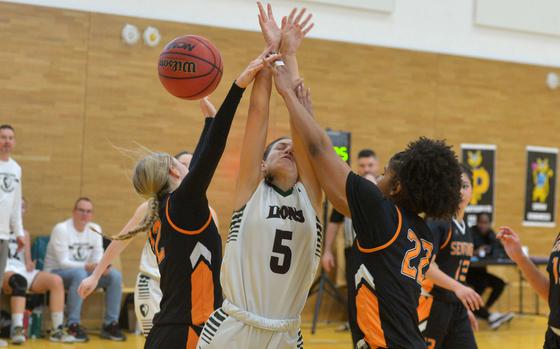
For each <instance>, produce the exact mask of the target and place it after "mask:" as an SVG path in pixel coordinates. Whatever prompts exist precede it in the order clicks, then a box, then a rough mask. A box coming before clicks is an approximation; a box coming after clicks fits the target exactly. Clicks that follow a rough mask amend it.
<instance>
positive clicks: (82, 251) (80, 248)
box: [70, 243, 93, 262]
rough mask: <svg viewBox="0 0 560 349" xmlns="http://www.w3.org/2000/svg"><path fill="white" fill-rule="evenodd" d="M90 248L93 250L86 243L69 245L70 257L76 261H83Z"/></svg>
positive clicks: (91, 248)
mask: <svg viewBox="0 0 560 349" xmlns="http://www.w3.org/2000/svg"><path fill="white" fill-rule="evenodd" d="M91 250H93V246H91V245H90V244H88V243H75V244H72V245H70V252H71V254H72V259H73V260H75V261H77V262H85V261H86V259H87V258H88V257H89V254H90V252H91Z"/></svg>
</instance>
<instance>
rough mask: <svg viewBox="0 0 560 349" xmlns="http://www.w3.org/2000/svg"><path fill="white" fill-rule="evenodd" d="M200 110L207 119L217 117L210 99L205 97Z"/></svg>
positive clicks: (201, 101)
mask: <svg viewBox="0 0 560 349" xmlns="http://www.w3.org/2000/svg"><path fill="white" fill-rule="evenodd" d="M200 110H201V111H202V115H204V117H206V118H210V117H211V118H213V117H214V116H216V112H217V111H216V107H215V106H214V104H212V102H210V98H208V97H204V98H202V99H201V100H200Z"/></svg>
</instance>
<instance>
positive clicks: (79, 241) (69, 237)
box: [44, 197, 125, 342]
mask: <svg viewBox="0 0 560 349" xmlns="http://www.w3.org/2000/svg"><path fill="white" fill-rule="evenodd" d="M92 219H93V203H92V202H91V200H90V199H89V198H86V197H81V198H79V199H78V200H77V201H76V203H75V204H74V210H73V212H72V218H69V219H67V220H66V221H64V222H61V223H58V224H57V225H55V226H54V229H53V231H52V233H51V238H50V241H49V245H48V247H47V254H46V255H45V268H44V269H45V271H48V272H52V273H55V274H58V275H60V276H61V277H62V280H63V281H64V287H65V288H67V289H68V299H67V303H66V307H67V313H68V333H69V334H71V335H72V336H74V337H75V338H76V340H78V341H82V342H85V341H87V340H88V339H89V338H88V336H87V333H86V332H85V330H84V329H83V328H82V327H81V326H80V313H81V310H82V302H83V300H82V298H80V296H79V295H78V293H77V290H78V287H79V286H80V283H81V282H82V280H83V279H85V278H86V277H87V276H89V275H91V273H92V272H93V270H94V269H95V266H96V265H97V263H99V261H100V260H101V256H102V255H103V239H102V237H101V235H99V234H98V233H101V227H100V226H99V225H97V224H95V223H93V222H92ZM98 287H101V288H103V289H105V293H106V295H105V305H106V306H105V308H106V310H105V318H104V323H103V326H102V328H101V337H102V338H106V339H111V340H120V341H122V340H125V336H124V334H123V333H122V331H121V330H120V329H119V326H118V318H119V310H120V305H121V296H122V276H121V273H120V272H119V271H118V270H116V269H114V268H111V267H109V268H107V270H106V271H105V273H104V274H103V276H102V277H101V279H100V280H99V284H98Z"/></svg>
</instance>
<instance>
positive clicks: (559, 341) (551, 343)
mask: <svg viewBox="0 0 560 349" xmlns="http://www.w3.org/2000/svg"><path fill="white" fill-rule="evenodd" d="M543 349H560V337H559V336H558V335H556V334H555V333H554V332H552V330H551V329H550V327H549V328H548V330H547V331H546V334H545V336H544V346H543Z"/></svg>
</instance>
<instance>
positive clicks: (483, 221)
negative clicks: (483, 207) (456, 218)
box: [467, 213, 514, 330]
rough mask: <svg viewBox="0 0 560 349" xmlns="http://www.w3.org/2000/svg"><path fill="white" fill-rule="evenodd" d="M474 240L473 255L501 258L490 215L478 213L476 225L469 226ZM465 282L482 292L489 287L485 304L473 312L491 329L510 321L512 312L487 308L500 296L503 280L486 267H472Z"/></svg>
mask: <svg viewBox="0 0 560 349" xmlns="http://www.w3.org/2000/svg"><path fill="white" fill-rule="evenodd" d="M471 230H472V233H473V240H474V249H475V251H474V255H475V256H478V257H479V258H501V257H504V256H505V251H504V248H503V246H502V245H501V244H500V242H499V241H498V239H497V238H496V234H495V233H494V231H493V230H492V227H491V220H490V215H489V214H488V213H481V214H479V215H478V217H477V220H476V225H475V226H474V227H472V228H471ZM467 284H469V285H471V286H472V287H473V289H474V290H475V291H476V292H477V293H478V294H482V293H483V292H484V290H486V289H487V288H490V289H491V292H490V296H488V299H487V300H486V302H485V305H484V306H483V307H481V308H480V309H479V310H476V311H475V312H474V314H475V315H476V316H477V317H478V318H481V319H484V320H486V321H488V325H489V326H490V328H491V329H493V330H497V329H498V328H500V326H502V325H503V324H505V323H507V322H509V321H511V319H512V318H513V317H514V314H513V313H511V312H509V313H499V312H490V311H489V310H488V309H489V308H490V307H492V305H493V304H494V303H495V302H496V301H497V300H498V298H500V296H501V295H502V292H503V291H504V287H505V285H506V284H505V282H504V281H503V280H502V279H500V278H499V277H497V276H496V275H493V274H490V273H489V272H488V270H487V268H486V267H472V268H470V270H469V273H468V274H467Z"/></svg>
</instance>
